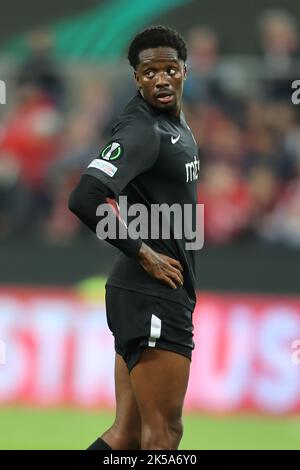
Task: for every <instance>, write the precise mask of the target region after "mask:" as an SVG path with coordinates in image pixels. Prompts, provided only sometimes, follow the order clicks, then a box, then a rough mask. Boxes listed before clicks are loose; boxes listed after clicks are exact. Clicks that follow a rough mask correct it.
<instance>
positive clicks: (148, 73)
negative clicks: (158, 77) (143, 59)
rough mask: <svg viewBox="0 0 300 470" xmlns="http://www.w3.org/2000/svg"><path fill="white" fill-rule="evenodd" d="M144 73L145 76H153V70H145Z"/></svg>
mask: <svg viewBox="0 0 300 470" xmlns="http://www.w3.org/2000/svg"><path fill="white" fill-rule="evenodd" d="M145 75H146V77H147V78H153V77H154V72H153V70H146V72H145Z"/></svg>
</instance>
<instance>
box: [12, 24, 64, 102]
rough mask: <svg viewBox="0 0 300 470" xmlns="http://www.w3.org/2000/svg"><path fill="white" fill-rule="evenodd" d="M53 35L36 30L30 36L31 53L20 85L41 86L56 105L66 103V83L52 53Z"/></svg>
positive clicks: (22, 70)
mask: <svg viewBox="0 0 300 470" xmlns="http://www.w3.org/2000/svg"><path fill="white" fill-rule="evenodd" d="M52 41H53V39H52V37H51V34H50V33H49V32H48V31H45V30H39V31H35V32H34V33H32V34H31V35H30V36H29V37H28V47H29V55H28V57H27V59H26V60H25V62H24V63H23V64H22V66H21V68H20V70H19V73H18V77H17V83H18V86H21V87H22V86H24V85H32V86H35V87H37V88H39V89H40V90H41V91H42V92H43V93H44V94H45V95H46V96H47V97H48V98H49V100H51V101H52V102H53V104H54V105H56V106H58V107H59V108H61V107H63V106H64V105H65V98H66V97H65V91H66V89H65V84H64V81H63V79H62V77H61V75H60V73H59V72H58V67H57V66H56V65H55V63H54V61H53V59H52V57H51V54H52V51H51V50H52Z"/></svg>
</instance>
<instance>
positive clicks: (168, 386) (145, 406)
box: [130, 348, 190, 423]
mask: <svg viewBox="0 0 300 470" xmlns="http://www.w3.org/2000/svg"><path fill="white" fill-rule="evenodd" d="M189 371H190V360H189V358H187V357H185V356H183V355H181V354H178V353H175V352H173V351H168V350H163V349H156V348H146V349H145V350H144V351H143V352H142V354H141V357H140V360H139V362H138V363H137V365H136V366H135V367H134V368H133V369H132V371H131V373H130V380H131V383H132V387H133V391H134V394H135V396H136V399H137V402H138V406H139V409H140V413H141V417H142V420H143V421H147V422H150V421H153V420H157V419H158V420H159V419H163V420H164V421H168V422H170V423H172V422H174V421H176V420H178V419H179V420H180V419H181V414H182V408H183V404H184V398H185V394H186V389H187V385H188V380H189Z"/></svg>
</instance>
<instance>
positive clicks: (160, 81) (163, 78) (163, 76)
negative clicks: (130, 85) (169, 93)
mask: <svg viewBox="0 0 300 470" xmlns="http://www.w3.org/2000/svg"><path fill="white" fill-rule="evenodd" d="M155 86H156V87H157V88H168V87H169V86H170V84H169V81H168V74H167V73H166V72H161V73H159V74H158V75H157V79H156V82H155Z"/></svg>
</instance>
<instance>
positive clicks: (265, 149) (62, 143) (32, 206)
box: [0, 11, 300, 248]
mask: <svg viewBox="0 0 300 470" xmlns="http://www.w3.org/2000/svg"><path fill="white" fill-rule="evenodd" d="M259 40H260V45H261V53H260V56H259V57H257V58H255V60H253V61H250V62H249V60H248V61H244V60H242V59H241V58H232V57H230V56H228V57H224V56H223V55H222V54H221V53H220V49H221V47H220V39H219V38H218V35H217V33H216V32H215V31H213V30H212V29H210V28H209V27H207V26H201V25H199V26H197V27H194V28H193V29H191V30H190V31H189V34H188V37H187V41H188V46H189V62H188V71H189V74H188V80H187V81H186V84H185V91H184V112H185V114H186V118H187V120H188V122H189V124H190V127H191V128H192V130H193V132H194V135H195V139H196V141H197V144H198V148H199V156H200V166H201V168H200V179H199V186H198V196H199V202H202V203H204V204H205V240H206V243H208V244H226V243H231V242H234V241H235V240H239V239H241V238H243V237H251V238H253V239H257V240H265V241H266V242H269V243H273V244H274V245H275V244H277V243H281V244H286V245H289V246H293V247H299V248H300V119H299V118H300V114H299V110H298V107H297V106H296V105H294V104H293V103H292V101H291V95H292V88H291V83H292V81H293V80H295V79H297V78H299V79H300V74H299V75H298V77H297V70H298V71H299V72H300V70H299V59H300V40H299V33H298V25H297V24H296V23H295V21H294V19H293V17H291V16H290V15H289V14H288V13H286V12H283V11H268V12H266V13H264V14H263V16H262V17H261V18H260V21H259ZM30 47H31V53H30V55H29V56H28V58H27V59H26V61H25V62H24V63H23V64H22V65H21V66H20V68H19V70H18V74H17V77H16V80H15V100H14V105H13V106H9V107H7V110H6V112H5V113H4V114H3V115H1V119H0V240H1V239H6V238H9V237H18V236H20V235H22V234H24V232H25V233H27V232H28V233H32V231H34V233H35V234H36V235H37V236H39V237H42V238H44V239H46V240H47V241H48V242H49V243H69V242H72V240H73V239H74V238H75V237H80V236H82V228H81V226H80V224H79V222H78V221H77V219H76V218H75V217H74V216H73V215H72V214H71V213H70V212H69V211H68V209H67V199H68V195H69V193H70V191H71V189H72V188H73V187H74V185H75V184H76V182H77V180H78V178H79V177H80V174H81V173H82V171H83V169H84V168H85V167H86V165H87V164H88V163H89V162H90V161H91V159H92V158H93V157H95V156H97V154H98V153H99V149H100V148H101V146H102V145H103V143H105V142H106V140H107V139H108V138H109V132H110V127H111V124H112V122H113V119H114V117H115V116H116V115H117V114H118V112H119V111H120V110H121V109H122V107H123V105H124V104H125V103H126V101H127V100H128V99H129V98H130V96H132V95H133V94H134V93H135V87H134V83H133V80H130V81H128V83H127V81H126V80H125V81H124V80H123V81H122V82H119V84H118V85H117V87H115V88H114V89H112V88H111V87H110V83H109V82H108V81H107V80H102V81H101V79H100V80H99V75H97V77H96V76H93V75H92V74H87V75H86V76H85V74H84V73H82V76H81V79H80V80H79V79H78V77H77V86H76V87H75V86H73V83H72V77H71V76H70V75H68V76H66V75H64V74H63V73H62V70H63V68H62V66H61V64H58V63H55V62H54V61H53V60H52V58H51V39H50V36H49V34H47V33H45V32H39V33H35V34H34V35H32V36H31V37H30ZM116 70H117V68H116ZM116 73H117V72H116ZM128 80H129V79H128ZM78 83H79V85H78ZM75 88H76V90H75ZM116 90H119V91H121V92H120V93H116ZM299 109H300V108H299ZM84 233H85V232H84Z"/></svg>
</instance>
